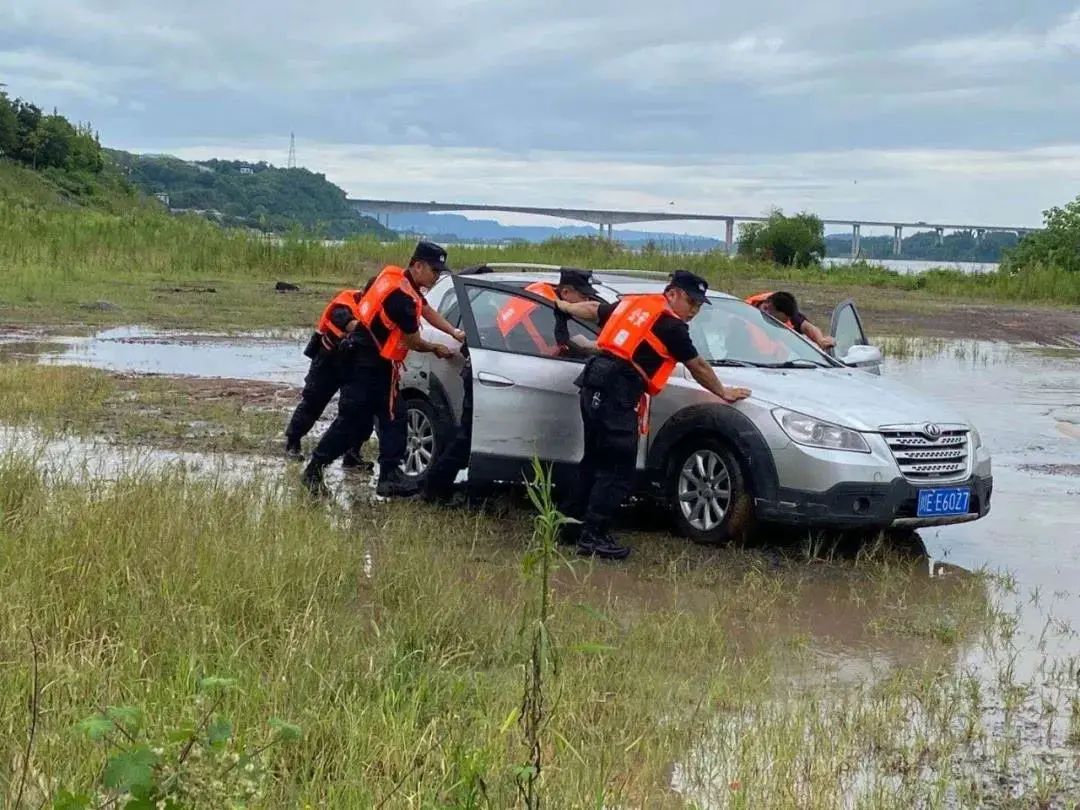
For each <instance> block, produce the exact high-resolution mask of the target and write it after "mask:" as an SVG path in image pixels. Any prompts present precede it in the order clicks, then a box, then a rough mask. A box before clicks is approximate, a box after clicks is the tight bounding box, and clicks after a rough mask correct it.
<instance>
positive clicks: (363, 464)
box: [341, 450, 375, 473]
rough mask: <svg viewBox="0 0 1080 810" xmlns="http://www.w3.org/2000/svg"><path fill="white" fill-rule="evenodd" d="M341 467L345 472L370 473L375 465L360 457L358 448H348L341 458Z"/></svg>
mask: <svg viewBox="0 0 1080 810" xmlns="http://www.w3.org/2000/svg"><path fill="white" fill-rule="evenodd" d="M341 469H343V470H345V472H360V473H372V472H374V471H375V465H374V464H373V463H372V462H370V461H365V460H364V459H363V458H361V457H360V451H359V450H350V451H349V452H348V453H346V454H345V455H344V456H343V457H342V459H341Z"/></svg>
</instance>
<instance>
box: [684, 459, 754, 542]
mask: <svg viewBox="0 0 1080 810" xmlns="http://www.w3.org/2000/svg"><path fill="white" fill-rule="evenodd" d="M666 492H667V503H668V508H669V511H670V512H671V519H672V523H673V524H674V528H675V531H676V532H678V533H679V534H681V535H682V536H684V537H689V538H690V539H691V540H693V541H694V542H696V543H703V544H706V545H721V544H725V543H736V544H742V543H745V542H746V541H747V539H748V538H749V537H750V536H751V534H752V532H753V529H754V524H755V520H754V499H753V498H752V497H751V495H750V491H749V489H748V487H747V484H746V476H745V475H744V474H743V469H742V466H741V465H740V464H739V460H738V459H737V458H736V456H735V454H734V453H733V452H732V451H731V449H730V448H729V447H728V446H727V445H726V444H724V442H722V441H720V440H719V439H715V438H709V437H706V438H700V439H694V440H692V441H689V442H684V443H683V444H681V445H680V446H679V447H678V448H676V450H675V452H674V453H672V456H671V461H670V464H669V465H668V478H667V488H666Z"/></svg>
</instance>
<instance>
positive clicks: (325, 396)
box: [285, 350, 343, 442]
mask: <svg viewBox="0 0 1080 810" xmlns="http://www.w3.org/2000/svg"><path fill="white" fill-rule="evenodd" d="M342 371H343V369H342V363H341V358H340V356H339V355H337V354H336V353H334V352H328V351H326V350H320V351H319V353H318V354H317V355H315V357H314V359H313V360H312V361H311V367H310V368H309V369H308V373H307V376H306V377H304V390H303V392H302V393H301V394H300V404H299V405H297V406H296V410H295V411H293V415H292V419H290V420H289V424H288V427H286V428H285V438H286V439H288V440H289V441H296V442H298V441H300V440H301V439H302V438H304V436H306V435H307V434H308V433H310V432H311V429H312V428H313V427H314V426H315V423H316V422H317V421H319V417H320V416H322V415H323V411H325V410H326V406H327V405H329V404H330V400H332V399H333V398H334V394H336V393H337V392H338V389H340V388H341V383H342Z"/></svg>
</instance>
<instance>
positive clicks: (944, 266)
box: [824, 256, 999, 276]
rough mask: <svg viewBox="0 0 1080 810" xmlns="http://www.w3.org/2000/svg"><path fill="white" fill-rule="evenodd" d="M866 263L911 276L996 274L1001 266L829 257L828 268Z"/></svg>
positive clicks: (986, 263) (826, 259) (996, 264)
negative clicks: (942, 272) (943, 272)
mask: <svg viewBox="0 0 1080 810" xmlns="http://www.w3.org/2000/svg"><path fill="white" fill-rule="evenodd" d="M860 262H864V263H866V264H869V265H872V266H874V267H884V268H885V269H886V270H892V271H893V272H896V273H900V274H901V275H905V276H910V275H916V274H918V273H925V272H926V271H927V270H951V271H953V272H956V273H967V274H977V273H994V272H996V271H997V269H998V267H999V265H998V263H997V262H932V261H922V260H920V259H861V260H859V262H856V261H853V260H852V259H850V258H846V257H840V256H827V257H826V258H825V262H824V264H825V266H826V267H847V266H849V265H852V264H857V263H860Z"/></svg>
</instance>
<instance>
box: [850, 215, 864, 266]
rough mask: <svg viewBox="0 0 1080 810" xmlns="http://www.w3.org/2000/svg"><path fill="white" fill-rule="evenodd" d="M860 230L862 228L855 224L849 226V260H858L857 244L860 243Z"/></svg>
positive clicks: (858, 249)
mask: <svg viewBox="0 0 1080 810" xmlns="http://www.w3.org/2000/svg"><path fill="white" fill-rule="evenodd" d="M861 228H862V226H861V225H860V224H859V223H857V222H856V223H855V224H854V225H852V226H851V258H852V259H857V258H859V251H860V250H861V246H860V244H859V242H860V241H861V236H860V229H861Z"/></svg>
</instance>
